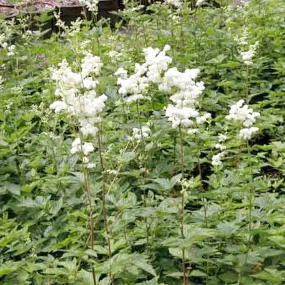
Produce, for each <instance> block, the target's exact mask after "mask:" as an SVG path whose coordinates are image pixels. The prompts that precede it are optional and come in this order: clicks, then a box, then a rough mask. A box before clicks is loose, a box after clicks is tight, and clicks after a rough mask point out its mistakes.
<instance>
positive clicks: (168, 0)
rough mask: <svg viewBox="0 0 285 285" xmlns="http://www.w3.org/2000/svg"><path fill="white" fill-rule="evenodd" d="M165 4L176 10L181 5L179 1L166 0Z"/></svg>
mask: <svg viewBox="0 0 285 285" xmlns="http://www.w3.org/2000/svg"><path fill="white" fill-rule="evenodd" d="M165 3H166V4H168V5H172V6H174V7H176V8H179V7H181V5H182V3H181V0H166V1H165Z"/></svg>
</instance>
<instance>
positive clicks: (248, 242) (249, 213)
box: [237, 141, 254, 284]
mask: <svg viewBox="0 0 285 285" xmlns="http://www.w3.org/2000/svg"><path fill="white" fill-rule="evenodd" d="M250 154H251V151H250V145H249V143H248V141H247V157H248V159H249V168H250V184H251V186H250V192H249V195H248V199H249V206H248V241H247V245H246V254H245V258H244V262H243V265H242V267H241V270H240V272H239V275H238V283H237V284H240V282H241V276H242V273H243V271H244V270H243V268H244V267H245V265H246V263H247V260H248V256H249V251H250V246H251V242H252V210H253V206H254V204H253V199H254V192H253V188H252V183H253V176H252V174H253V172H252V163H251V159H250Z"/></svg>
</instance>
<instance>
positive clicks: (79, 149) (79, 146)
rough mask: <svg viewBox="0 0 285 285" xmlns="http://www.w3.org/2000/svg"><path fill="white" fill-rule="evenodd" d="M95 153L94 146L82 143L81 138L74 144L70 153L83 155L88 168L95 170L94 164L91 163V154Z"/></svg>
mask: <svg viewBox="0 0 285 285" xmlns="http://www.w3.org/2000/svg"><path fill="white" fill-rule="evenodd" d="M93 151H94V146H93V145H92V143H90V142H85V143H83V142H81V139H80V138H76V139H75V140H74V141H73V143H72V148H71V150H70V152H71V153H72V154H75V153H81V154H83V158H82V161H83V163H84V165H85V166H86V167H87V168H93V167H94V166H95V164H94V163H90V158H89V154H90V153H92V152H93Z"/></svg>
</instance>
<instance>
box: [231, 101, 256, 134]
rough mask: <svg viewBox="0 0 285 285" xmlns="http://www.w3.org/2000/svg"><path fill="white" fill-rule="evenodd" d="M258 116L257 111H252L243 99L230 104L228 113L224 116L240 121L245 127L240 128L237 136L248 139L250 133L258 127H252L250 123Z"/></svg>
mask: <svg viewBox="0 0 285 285" xmlns="http://www.w3.org/2000/svg"><path fill="white" fill-rule="evenodd" d="M259 116H260V113H259V112H253V110H252V109H251V108H249V107H248V105H246V104H244V100H240V101H238V102H237V103H235V104H233V105H232V106H231V109H230V112H229V115H227V116H226V119H227V120H233V121H236V122H241V123H242V125H243V126H244V127H245V128H243V129H241V130H240V132H239V137H240V138H241V139H243V140H249V139H251V137H252V135H253V134H254V133H256V132H257V131H258V128H257V127H252V125H253V124H254V123H255V122H256V118H258V117H259Z"/></svg>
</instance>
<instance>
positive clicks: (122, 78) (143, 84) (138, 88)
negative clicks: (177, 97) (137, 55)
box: [115, 45, 172, 103]
mask: <svg viewBox="0 0 285 285" xmlns="http://www.w3.org/2000/svg"><path fill="white" fill-rule="evenodd" d="M169 49H170V46H169V45H166V46H165V47H164V49H163V50H162V51H161V50H159V49H158V48H152V47H148V48H145V49H144V50H143V53H144V57H145V62H144V63H143V64H139V63H135V72H134V73H133V74H131V75H130V76H128V73H127V71H126V70H125V69H123V68H119V69H118V70H117V72H116V73H115V75H116V76H118V80H117V84H118V85H119V86H120V87H119V94H121V95H122V96H123V97H124V99H125V100H126V102H127V103H132V102H134V98H136V100H141V99H145V97H144V95H145V93H146V92H147V89H148V87H149V86H150V84H152V83H156V84H158V83H160V82H161V81H162V74H163V72H165V71H166V70H167V69H168V66H169V64H170V63H171V62H172V59H171V58H170V57H169V56H167V55H166V52H167V51H168V50H169ZM132 96H134V97H132ZM128 97H131V99H129V98H128Z"/></svg>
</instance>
